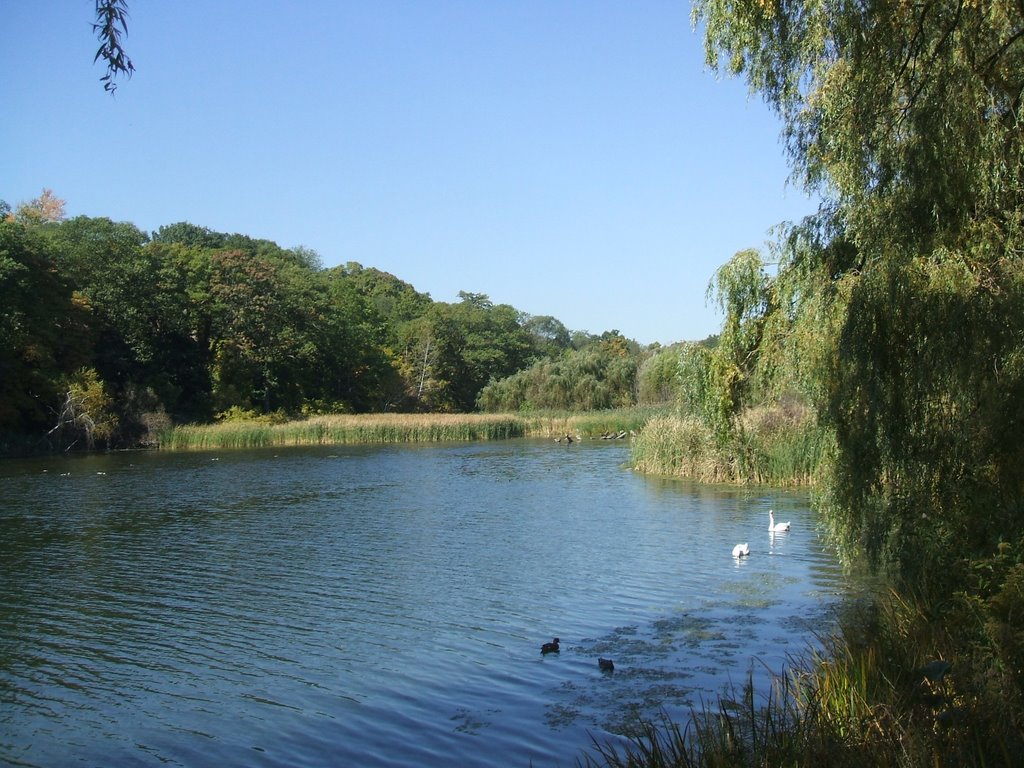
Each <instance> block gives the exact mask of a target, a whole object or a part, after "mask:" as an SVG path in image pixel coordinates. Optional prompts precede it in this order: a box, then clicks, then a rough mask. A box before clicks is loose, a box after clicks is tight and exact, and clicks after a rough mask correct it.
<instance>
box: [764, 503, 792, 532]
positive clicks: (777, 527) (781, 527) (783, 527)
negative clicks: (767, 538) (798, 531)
mask: <svg viewBox="0 0 1024 768" xmlns="http://www.w3.org/2000/svg"><path fill="white" fill-rule="evenodd" d="M768 530H769V531H771V532H772V533H779V532H781V531H788V530H789V521H788V520H787V521H786V522H785V523H776V522H775V513H774V512H773V511H772V510H770V509H769V510H768Z"/></svg>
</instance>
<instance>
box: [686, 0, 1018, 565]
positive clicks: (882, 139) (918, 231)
mask: <svg viewBox="0 0 1024 768" xmlns="http://www.w3.org/2000/svg"><path fill="white" fill-rule="evenodd" d="M695 18H696V20H697V21H699V22H700V23H701V24H702V25H704V28H705V30H706V44H707V52H708V59H709V61H710V62H711V63H712V64H713V65H715V66H718V67H720V68H723V69H727V70H729V71H732V72H734V73H741V74H743V75H744V76H745V77H746V78H747V80H748V82H749V83H750V85H751V88H752V89H753V90H755V91H757V92H758V93H760V94H761V95H762V96H763V97H764V98H765V99H766V101H767V102H768V103H769V104H770V105H771V106H772V107H774V108H775V109H776V110H777V112H778V114H779V115H780V117H781V118H782V121H783V137H784V141H785V144H786V147H787V150H788V152H789V156H790V158H791V160H792V165H793V170H794V176H795V178H796V179H797V181H799V182H802V183H803V184H805V185H806V186H807V187H808V188H811V189H814V190H816V191H817V192H818V193H820V194H821V195H822V197H823V200H824V203H823V205H822V207H821V210H820V212H819V214H818V215H817V216H815V217H812V218H810V219H808V220H807V221H805V222H801V223H800V224H798V225H796V226H792V227H789V228H787V229H786V230H784V231H783V232H782V234H781V235H780V237H779V240H778V252H777V253H776V254H774V255H775V257H776V258H777V259H778V271H777V274H776V275H775V276H774V277H773V278H772V279H771V281H770V284H771V290H772V291H773V292H774V298H773V303H772V304H771V305H765V304H763V302H762V301H761V298H760V297H759V296H758V295H756V294H752V295H749V296H745V297H741V301H740V303H739V305H738V306H737V308H736V309H735V311H730V312H729V317H730V320H727V327H726V329H725V331H724V332H723V338H724V339H725V343H726V344H728V343H729V336H730V329H729V323H730V321H734V322H735V323H736V324H737V327H743V324H744V318H760V319H759V320H757V324H758V326H759V327H760V329H761V332H762V333H763V334H764V336H763V338H762V339H761V340H760V341H759V342H757V346H756V349H755V352H754V356H755V357H757V358H759V359H758V361H757V363H756V365H754V366H753V367H752V368H751V370H753V371H754V380H753V381H751V380H750V379H744V378H743V377H737V376H735V371H736V368H735V367H730V368H728V369H727V370H724V371H722V372H720V374H721V376H720V377H719V378H718V379H716V381H717V383H718V385H719V387H720V391H723V392H725V393H726V394H731V395H732V396H731V397H730V398H726V399H725V401H724V402H725V403H726V406H727V408H726V410H727V411H728V412H730V413H733V414H735V413H736V412H737V410H738V409H739V408H742V407H743V406H749V405H751V404H752V402H754V401H756V399H757V393H756V392H755V389H756V388H760V392H761V393H762V394H765V393H769V392H775V393H776V394H778V393H779V392H780V391H782V390H785V389H796V390H797V391H799V392H801V393H802V394H803V395H805V396H806V397H808V398H810V399H811V401H812V402H813V403H814V405H815V407H816V412H817V415H818V418H819V419H820V421H821V424H822V426H823V428H824V429H826V430H827V431H828V432H829V434H831V435H832V439H833V440H834V446H835V450H834V453H833V456H832V461H831V462H830V464H829V467H830V481H829V482H828V484H827V485H826V488H827V491H828V494H827V498H828V504H827V508H828V509H829V511H830V517H831V520H832V521H833V523H834V524H835V525H836V528H837V530H838V531H840V532H841V533H842V534H843V538H844V539H845V540H846V541H848V542H853V541H856V542H858V543H859V544H860V545H861V547H862V548H863V549H864V550H865V551H866V552H867V553H868V554H869V555H870V556H871V559H872V561H873V562H875V563H876V564H881V563H890V564H892V565H894V566H896V567H897V568H899V569H900V570H902V571H903V572H904V573H910V572H924V571H926V570H930V571H931V572H933V573H934V572H935V571H936V570H939V569H937V568H936V566H939V565H941V564H942V563H945V562H948V561H949V559H950V558H951V557H953V556H954V555H962V554H967V553H971V552H974V553H986V552H991V551H992V548H993V547H994V546H995V544H996V542H997V541H998V540H1000V539H1001V538H1008V539H1014V540H1016V539H1018V538H1019V537H1021V536H1022V535H1024V509H1022V499H1024V483H1022V477H1021V472H1020V469H1019V468H1020V467H1021V466H1022V459H1024V456H1022V454H1021V450H1022V449H1021V444H1020V441H1019V440H1018V439H1015V438H1014V437H1013V435H1015V434H1020V433H1021V431H1022V427H1024V409H1022V406H1021V402H1022V400H1021V395H1022V394H1024V392H1022V386H1024V379H1022V376H1021V363H1020V361H1021V359H1022V355H1024V312H1022V309H1024V304H1022V300H1024V295H1022V294H1021V281H1022V279H1024V236H1022V234H1024V232H1022V222H1024V205H1022V204H1024V141H1022V135H1024V132H1022V128H1024V126H1022V123H1021V111H1020V110H1021V102H1022V97H1024V6H1021V4H1020V3H1018V2H1015V1H1010V0H992V1H990V2H983V3H982V2H972V1H969V0H934V1H930V0H926V1H925V2H913V3H912V2H867V3H852V2H843V1H840V0H835V1H822V2H779V1H773V0H768V1H767V2H765V1H764V0H698V2H697V3H696V4H695ZM751 327H753V326H751ZM735 349H736V351H738V352H743V349H744V348H743V347H742V345H741V346H740V347H736V348H735ZM732 359H733V362H734V363H738V361H739V358H736V357H735V355H734V356H733V358H732ZM740 381H747V382H749V386H753V387H754V388H755V389H748V391H745V392H742V391H738V389H737V387H736V386H733V384H734V383H735V382H740Z"/></svg>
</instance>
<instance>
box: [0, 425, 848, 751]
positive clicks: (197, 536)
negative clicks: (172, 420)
mask: <svg viewBox="0 0 1024 768" xmlns="http://www.w3.org/2000/svg"><path fill="white" fill-rule="evenodd" d="M627 460H628V447H627V446H626V445H625V444H623V443H608V442H607V441H594V442H593V443H587V442H578V443H575V444H573V445H571V446H566V445H560V444H553V443H550V442H547V441H529V440H515V441H506V442H496V443H474V444H457V445H442V446H403V447H382V448H381V447H374V448H366V447H357V448H338V447H334V448H330V449H292V450H278V451H276V452H271V451H265V452H264V451H249V452H238V453H220V454H184V455H181V454H179V455H166V454H115V455H106V456H90V457H79V458H75V459H47V460H36V461H28V462H5V463H3V464H0V498H2V502H0V503H2V506H0V536H2V540H3V542H4V543H3V545H2V549H0V762H5V763H11V764H16V765H17V764H24V765H38V766H56V765H72V764H79V763H85V764H97V765H100V764H102V765H110V764H115V763H116V764H135V765H157V764H161V765H166V764H170V765H182V766H205V765H221V764H232V765H240V764H244V765H264V766H285V765H297V764H302V765H309V766H317V765H323V766H333V765H341V764H358V765H363V766H392V765H393V766H399V765H425V766H431V765H448V764H449V763H451V762H452V759H453V758H455V759H458V760H460V761H462V762H463V763H465V764H467V765H472V766H499V765H500V766H507V765H524V766H525V765H528V764H530V763H531V761H532V764H533V765H535V766H547V765H572V764H573V762H574V760H575V759H576V757H577V756H578V754H579V751H580V750H581V749H586V748H589V747H590V746H591V744H592V740H591V739H592V737H593V738H597V739H601V740H603V739H610V738H616V737H617V735H621V734H629V733H633V732H635V731H636V724H637V722H638V718H648V719H650V718H657V717H658V716H659V715H660V713H661V712H662V711H667V712H668V713H669V714H672V715H675V716H677V717H682V716H685V714H686V712H687V711H688V710H689V708H690V707H691V706H694V705H699V704H700V703H701V702H702V701H709V700H714V697H715V696H716V695H718V694H719V693H720V692H722V691H723V686H725V685H728V684H730V683H731V684H737V685H742V684H743V683H745V682H746V680H747V678H748V676H752V677H753V678H754V680H755V682H756V683H764V681H766V680H767V679H768V676H769V674H770V673H771V672H772V671H778V670H780V669H781V668H782V667H783V665H784V664H786V662H787V659H788V658H789V657H790V656H791V655H792V654H794V653H801V652H802V651H803V650H805V649H806V647H807V644H808V643H809V642H812V641H813V637H814V633H815V632H816V631H818V630H820V629H821V628H822V627H827V616H828V615H829V610H830V609H831V608H832V607H833V606H834V605H835V604H836V601H837V600H838V599H840V597H841V595H842V594H843V593H844V591H845V590H846V588H847V587H846V585H845V584H844V581H843V578H842V576H841V573H840V571H839V568H838V566H837V565H836V563H835V559H834V557H833V555H832V554H831V553H829V552H826V551H825V550H824V549H823V547H822V544H821V542H820V541H819V539H818V537H817V535H816V532H815V522H814V518H813V516H812V514H811V512H810V511H809V509H808V506H807V500H806V498H805V497H804V496H802V495H797V494H784V493H779V492H773V491H767V490H763V489H760V490H754V491H751V490H744V489H723V488H716V487H707V486H695V485H691V484H686V483H682V482H677V481H671V480H666V479H652V478H644V477H642V476H638V475H635V474H633V473H631V472H630V471H629V470H628V469H625V468H624V463H625V462H626V461H627ZM769 507H774V508H775V509H776V510H777V511H779V512H780V514H782V515H783V516H784V517H785V519H791V520H792V521H793V529H792V531H790V532H788V533H784V534H775V535H774V536H772V535H770V534H769V533H768V530H767V510H768V508H769ZM737 542H749V544H750V549H751V554H750V556H749V557H746V558H742V559H735V558H733V557H732V556H731V551H732V547H733V546H734V544H736V543H737ZM553 636H559V637H560V638H561V640H562V643H561V650H560V652H559V653H558V654H549V655H542V654H541V653H540V644H541V643H542V642H544V641H546V640H549V639H550V638H551V637H553ZM599 657H608V658H612V659H614V661H615V669H614V671H613V672H605V671H602V670H600V669H599V668H598V665H597V659H598V658H599Z"/></svg>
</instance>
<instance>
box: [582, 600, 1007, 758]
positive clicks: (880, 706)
mask: <svg viewBox="0 0 1024 768" xmlns="http://www.w3.org/2000/svg"><path fill="white" fill-rule="evenodd" d="M963 598H964V596H960V597H958V598H956V599H955V600H954V601H953V602H954V603H955V602H959V601H962V600H963ZM967 602H968V603H969V602H971V601H970V600H968V601H967ZM963 605H964V606H966V605H967V603H963ZM975 607H977V606H975ZM851 610H852V611H853V612H852V613H851V614H850V615H847V616H845V617H844V618H843V620H842V621H841V622H840V624H841V627H840V631H839V632H838V633H836V634H835V635H832V636H829V637H827V638H822V645H821V647H819V648H818V649H816V650H813V651H810V650H809V651H808V652H807V653H806V654H805V655H804V656H803V657H800V658H796V659H793V660H791V670H790V671H789V672H787V673H786V674H784V675H782V676H780V677H778V678H776V679H775V681H774V683H773V684H772V686H771V690H770V691H769V692H768V693H767V695H766V696H764V697H762V698H761V699H758V697H756V696H755V692H754V690H753V687H752V685H751V684H750V683H749V682H748V684H747V686H746V688H745V689H744V690H743V691H742V692H741V694H740V695H739V696H737V697H736V698H734V699H733V698H729V697H725V696H723V697H720V698H719V700H718V702H717V704H716V705H709V706H705V707H703V708H702V709H697V710H694V711H693V712H692V713H691V716H690V718H689V719H688V720H687V721H686V722H685V723H682V724H680V723H676V722H671V721H669V720H668V719H667V718H663V719H662V720H661V721H660V722H653V723H645V724H643V727H642V730H641V733H640V735H639V736H637V737H634V738H631V739H630V742H629V744H628V745H627V746H625V747H622V746H616V745H613V744H611V743H598V742H595V744H594V751H593V754H588V755H586V756H585V757H584V758H582V759H581V760H580V761H578V763H581V764H582V765H584V766H587V767H588V768H591V767H593V768H596V767H597V766H606V767H607V768H627V767H628V768H663V767H665V766H673V767H675V768H678V767H683V768H724V767H726V766H735V767H737V768H739V767H742V768H746V767H748V766H749V767H751V768H753V767H755V766H793V768H812V767H815V766H829V767H830V768H866V767H867V766H880V767H882V768H916V767H917V766H921V767H922V768H923V767H924V766H937V767H940V768H944V767H947V766H949V767H952V766H1012V765H1020V764H1021V761H1020V756H1021V755H1024V729H1022V727H1021V723H1020V721H1019V719H1018V718H1019V715H1018V713H1019V711H1020V710H1019V706H1018V705H1017V703H1016V701H1015V696H1016V694H1015V693H1014V689H1015V687H1016V686H1017V685H1018V684H1019V676H1020V670H1007V669H1006V668H1005V666H1004V665H1001V664H999V663H996V662H997V660H996V659H995V658H994V657H993V656H992V654H991V652H990V651H989V650H987V649H985V648H984V644H983V643H981V644H979V643H978V642H977V640H978V630H979V628H980V625H975V626H970V624H971V621H970V620H966V615H967V614H962V613H961V610H960V608H958V607H957V606H955V605H952V604H951V603H949V602H948V601H944V602H942V603H941V604H939V603H929V602H927V601H924V600H923V597H922V595H918V594H913V593H911V594H910V596H908V595H906V594H898V593H896V592H895V591H888V592H886V593H883V594H882V595H879V596H877V597H876V598H875V599H873V600H871V601H869V602H867V603H862V604H858V605H857V606H856V608H854V609H851ZM975 619H976V620H978V619H980V620H981V624H986V625H987V624H989V623H990V620H986V619H984V618H983V617H982V616H975ZM1018 630H1019V627H1018ZM1014 678H1016V680H1014Z"/></svg>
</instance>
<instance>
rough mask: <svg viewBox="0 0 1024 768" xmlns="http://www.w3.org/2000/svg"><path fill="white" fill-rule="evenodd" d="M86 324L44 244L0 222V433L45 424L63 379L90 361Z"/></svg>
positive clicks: (81, 303) (86, 313) (84, 311)
mask: <svg viewBox="0 0 1024 768" xmlns="http://www.w3.org/2000/svg"><path fill="white" fill-rule="evenodd" d="M91 320H92V313H91V309H90V307H89V304H88V301H87V300H86V299H85V297H83V296H81V295H76V294H75V293H74V290H73V286H72V284H71V282H70V281H69V280H68V279H67V278H66V277H65V276H63V275H61V274H60V273H59V272H58V271H57V269H56V265H55V264H54V262H53V261H52V260H51V258H50V257H49V254H48V251H47V241H46V240H45V238H43V237H41V236H40V235H39V234H38V233H37V232H34V231H32V230H31V229H30V228H28V227H26V226H24V225H23V224H21V223H18V222H15V221H13V220H3V219H0V430H6V431H11V432H18V431H22V432H37V433H38V432H39V431H44V430H42V428H43V427H44V426H52V425H53V423H54V421H55V416H56V409H57V407H58V403H59V399H60V390H61V387H62V381H63V379H64V378H65V377H66V376H69V375H70V374H72V373H73V372H74V371H76V370H77V369H79V368H80V367H82V366H85V365H87V364H88V363H89V362H90V360H91V358H92V354H93V341H94V339H93V336H92V326H91Z"/></svg>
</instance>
